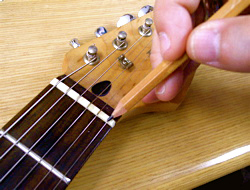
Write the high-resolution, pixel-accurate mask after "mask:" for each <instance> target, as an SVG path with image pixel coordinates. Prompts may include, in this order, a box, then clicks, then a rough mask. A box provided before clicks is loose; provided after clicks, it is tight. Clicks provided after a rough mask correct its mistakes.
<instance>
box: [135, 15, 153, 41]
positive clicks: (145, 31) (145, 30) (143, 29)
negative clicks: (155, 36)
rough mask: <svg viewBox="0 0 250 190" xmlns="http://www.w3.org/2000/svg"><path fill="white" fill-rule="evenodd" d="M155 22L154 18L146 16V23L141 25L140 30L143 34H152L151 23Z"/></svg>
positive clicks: (146, 35)
mask: <svg viewBox="0 0 250 190" xmlns="http://www.w3.org/2000/svg"><path fill="white" fill-rule="evenodd" d="M152 24H153V20H152V19H151V18H146V20H145V23H144V24H143V25H141V26H140V27H139V28H138V30H139V33H140V34H141V35H142V36H145V37H148V36H151V35H152V28H151V25H152Z"/></svg>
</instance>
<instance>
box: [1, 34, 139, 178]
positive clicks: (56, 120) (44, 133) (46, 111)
mask: <svg viewBox="0 0 250 190" xmlns="http://www.w3.org/2000/svg"><path fill="white" fill-rule="evenodd" d="M142 37H143V36H141V37H140V38H139V39H137V40H136V42H135V43H134V44H133V45H132V46H131V47H130V48H128V49H127V51H126V52H125V53H124V54H126V53H127V52H128V51H129V50H130V49H131V48H132V47H134V46H135V45H136V44H137V43H138V42H139V41H140V40H141V39H142ZM117 61H118V60H116V61H115V62H114V63H113V64H112V65H111V66H110V67H109V68H108V69H107V70H106V71H105V72H104V73H103V74H102V75H101V76H99V77H98V78H97V79H96V80H95V82H94V83H92V84H91V85H90V87H89V88H88V89H86V90H85V91H84V92H83V93H82V94H81V95H80V96H82V95H83V94H85V93H86V92H87V91H88V90H89V89H90V88H91V87H92V86H93V85H94V84H95V83H96V82H97V81H98V80H99V79H100V78H101V77H102V76H103V75H104V74H106V73H107V72H108V71H109V70H110V69H111V68H112V67H113V66H114V65H115V64H116V63H117ZM81 80H82V78H81V79H80V80H79V81H77V83H75V84H74V85H73V86H71V88H69V89H68V91H69V90H70V89H72V88H73V87H74V86H76V84H78V83H79V82H80V81H81ZM68 91H67V92H68ZM67 92H66V93H65V94H63V95H62V96H61V97H60V98H59V99H58V100H57V101H56V103H57V102H59V100H60V99H62V97H64V96H65V95H66V94H67ZM80 96H79V97H78V99H79V98H80ZM78 99H77V100H78ZM77 100H75V102H74V103H73V104H72V105H71V106H70V108H71V107H72V106H73V105H74V104H75V103H76V102H77ZM56 103H54V104H56ZM54 104H53V105H54ZM53 105H52V106H53ZM52 106H51V107H52ZM51 107H50V108H51ZM50 108H49V110H51V109H52V108H51V109H50ZM49 110H47V111H46V112H45V114H46V113H47V112H48V111H49ZM68 110H69V108H68V109H67V110H66V112H64V113H63V114H62V115H61V116H60V117H59V118H58V119H57V120H56V121H55V122H54V123H53V124H52V126H50V128H49V129H48V130H47V131H46V132H45V133H44V134H43V135H42V136H41V137H40V138H39V139H38V140H37V141H36V143H35V144H33V145H32V147H31V148H30V149H29V150H28V151H27V152H26V153H25V154H24V155H23V156H22V157H21V158H20V159H19V160H18V161H17V162H16V163H15V164H14V165H13V166H12V167H11V169H10V170H9V171H8V172H7V173H6V174H5V175H4V176H3V177H2V178H1V180H0V182H1V181H2V180H3V179H4V178H5V177H6V176H7V175H8V174H9V173H10V172H11V171H12V170H13V169H14V168H15V167H16V166H17V164H18V163H19V162H20V161H21V160H22V159H23V158H24V157H25V156H26V155H27V154H28V153H29V152H30V151H31V149H32V148H33V147H34V146H35V145H36V144H37V143H38V142H39V141H40V140H41V139H42V138H43V137H44V136H45V135H46V134H47V133H48V132H49V130H50V129H52V128H53V126H54V125H55V124H56V123H57V122H58V121H59V120H60V119H61V118H62V117H63V115H65V114H66V113H67V111H68ZM45 114H43V115H42V116H41V117H44V115H45ZM41 117H40V118H41ZM40 118H39V119H40ZM39 119H38V120H39ZM41 119H42V118H41ZM41 119H40V120H41ZM40 120H39V121H40ZM36 123H37V122H35V124H36ZM31 127H34V126H33V125H32V126H31ZM31 127H30V128H31ZM30 128H29V129H28V131H26V132H25V133H24V135H25V134H27V133H28V132H29V131H30V130H31V129H30ZM24 135H22V136H24ZM22 136H21V137H22ZM17 141H18V142H19V141H20V138H19V139H18V140H17ZM18 142H16V143H15V144H17V143H18ZM15 144H13V145H15ZM13 145H12V146H13ZM9 149H10V148H9Z"/></svg>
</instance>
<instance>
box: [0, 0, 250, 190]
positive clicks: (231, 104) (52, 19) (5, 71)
mask: <svg viewBox="0 0 250 190" xmlns="http://www.w3.org/2000/svg"><path fill="white" fill-rule="evenodd" d="M145 4H153V2H152V1H149V0H146V1H145V0H144V1H136V0H126V1H122V0H117V1H113V0H106V1H99V0H96V1H89V0H85V1H59V0H57V1H49V2H45V1H39V0H38V1H28V0H27V1H10V0H9V1H8V0H5V1H3V2H0V18H1V20H0V23H1V24H0V25H1V33H0V41H1V43H0V49H1V55H0V57H1V58H0V67H1V68H0V71H1V75H0V89H1V90H0V92H1V96H0V123H1V126H3V125H4V124H5V123H6V122H7V121H8V120H9V119H10V118H12V117H13V116H14V115H15V114H16V113H17V112H18V111H19V110H20V109H21V108H22V107H24V106H25V105H26V104H27V103H28V102H29V101H30V100H31V99H32V98H33V97H34V96H35V95H36V94H37V93H38V92H40V91H41V90H42V89H43V88H44V87H45V86H46V85H47V84H48V83H49V81H50V80H51V79H52V78H54V77H56V76H57V75H60V74H62V71H61V65H62V61H63V56H64V54H65V53H66V52H67V51H69V50H70V47H69V45H68V42H69V40H70V39H72V38H73V37H77V38H79V39H80V40H81V42H82V43H84V42H87V41H89V40H91V39H92V38H94V35H93V32H94V30H95V29H96V28H97V27H98V26H101V25H102V26H105V27H106V28H107V29H108V30H111V29H114V28H115V24H116V21H117V20H118V18H119V16H121V15H123V14H125V13H134V14H136V13H137V11H138V10H139V9H140V7H141V6H143V5H145ZM249 85H250V76H249V74H241V73H232V72H226V71H220V70H216V69H213V68H210V67H206V66H201V67H200V68H199V70H198V72H197V74H196V77H195V79H194V81H193V84H192V86H191V89H190V91H189V93H188V96H187V98H186V100H185V101H184V103H183V104H182V105H181V106H180V108H179V109H178V110H177V111H175V112H172V113H158V114H143V115H140V116H137V117H136V118H131V119H129V120H126V121H123V122H121V123H119V124H118V125H117V126H116V127H115V128H114V129H113V130H112V132H111V133H110V134H109V135H108V136H107V138H106V139H105V140H104V142H103V144H101V145H100V147H99V148H98V149H97V151H96V152H95V153H94V154H93V155H92V157H91V158H90V160H89V161H88V162H87V164H86V165H85V166H84V167H83V169H82V170H81V171H80V172H79V173H78V175H77V176H76V178H75V179H74V180H73V182H72V183H71V184H70V186H69V187H68V189H156V188H157V189H181V188H183V189H188V188H192V187H196V186H198V185H200V184H203V183H206V182H208V181H211V180H213V179H216V178H218V177H220V176H222V175H225V174H227V173H230V172H232V171H235V170H237V169H240V168H242V167H245V166H247V165H249V164H250V153H249V144H250V127H249V126H250V119H249V113H250V103H249V99H250V89H249ZM239 148H241V149H239ZM234 150H238V152H240V153H242V154H241V155H237V154H236V152H231V151H234ZM243 150H245V153H244V151H243ZM230 152H231V153H232V155H233V156H235V157H234V158H231V157H227V158H228V160H227V161H225V160H223V159H221V161H222V162H221V163H218V161H219V158H225V157H226V156H229V154H227V153H230ZM222 155H224V156H225V157H220V156H222ZM216 158H217V160H214V159H216Z"/></svg>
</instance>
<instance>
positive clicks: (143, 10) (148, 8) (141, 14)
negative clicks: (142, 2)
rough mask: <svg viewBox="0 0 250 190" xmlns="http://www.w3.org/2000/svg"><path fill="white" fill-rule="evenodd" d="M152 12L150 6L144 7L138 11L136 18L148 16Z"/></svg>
mask: <svg viewBox="0 0 250 190" xmlns="http://www.w3.org/2000/svg"><path fill="white" fill-rule="evenodd" d="M153 10H154V7H152V6H150V5H146V6H144V7H142V8H141V9H140V11H139V12H138V17H142V16H144V15H145V14H148V13H149V12H151V11H153Z"/></svg>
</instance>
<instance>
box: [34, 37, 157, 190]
mask: <svg viewBox="0 0 250 190" xmlns="http://www.w3.org/2000/svg"><path fill="white" fill-rule="evenodd" d="M151 42H152V40H151V41H149V42H148V44H147V45H146V46H145V47H144V48H143V50H142V51H141V52H140V53H139V54H138V55H137V56H136V58H135V59H134V60H133V61H135V60H136V59H137V58H138V57H139V55H140V54H141V53H142V52H143V51H144V50H145V48H146V47H147V46H148V45H149V44H150V43H151ZM146 59H147V58H145V59H144V60H143V61H142V62H141V63H140V65H141V64H142V63H144V62H145V60H146ZM122 73H124V71H123V72H121V74H122ZM121 74H120V75H121ZM120 75H119V76H120ZM119 76H118V77H119ZM113 82H114V81H113ZM106 88H108V87H106ZM105 90H106V89H104V90H103V91H102V92H104V91H105ZM102 92H101V93H102ZM114 96H115V95H113V96H112V97H111V99H113V98H114ZM106 105H107V103H106V104H105V105H104V106H103V107H102V109H104V107H105V106H106ZM102 109H101V110H102ZM101 110H100V111H101ZM100 111H99V112H100ZM96 117H97V116H95V117H94V118H93V119H92V121H91V122H90V123H89V124H88V126H89V125H90V124H91V123H92V122H93V121H94V119H95V118H96ZM106 124H107V122H105V125H106ZM105 125H104V126H103V127H102V129H103V128H104V127H105ZM88 126H87V127H86V128H88ZM102 129H101V130H102ZM101 130H100V131H99V132H98V134H99V133H100V132H101ZM84 131H85V129H84ZM82 134H83V132H81V134H80V135H79V136H78V137H77V139H79V138H80V136H81V135H82ZM98 134H97V135H98ZM97 135H96V136H97ZM77 139H76V140H75V141H74V142H73V143H72V144H71V145H70V147H69V148H68V149H67V150H66V151H65V152H64V154H63V155H62V156H61V157H60V158H59V160H58V161H57V162H56V163H55V164H54V165H53V168H54V167H55V166H56V165H57V163H59V161H60V160H61V159H62V158H63V156H64V155H65V154H66V153H67V152H68V151H69V150H70V148H71V147H72V146H73V144H74V143H75V142H76V141H77ZM92 142H93V140H92V141H91V142H90V143H89V144H88V146H87V148H88V147H89V146H90V145H91V144H92ZM87 148H85V149H84V150H83V152H82V153H81V155H80V156H79V157H78V158H77V160H76V161H75V162H74V163H73V165H71V167H70V168H69V169H68V171H67V172H66V174H65V176H66V175H67V173H68V172H69V171H70V170H71V168H72V167H73V166H74V165H75V164H76V162H77V161H78V160H79V159H80V157H81V156H82V154H84V152H85V151H86V150H87ZM50 172H51V171H49V172H48V173H47V174H46V175H45V176H44V178H43V179H42V180H41V181H40V182H39V184H38V185H37V186H36V188H37V187H38V186H39V185H40V184H41V183H42V181H44V179H45V178H46V177H47V176H48V174H49V173H50ZM61 181H62V180H60V181H59V182H58V184H57V185H59V183H60V182H61ZM57 185H56V187H57ZM36 188H35V189H36Z"/></svg>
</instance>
